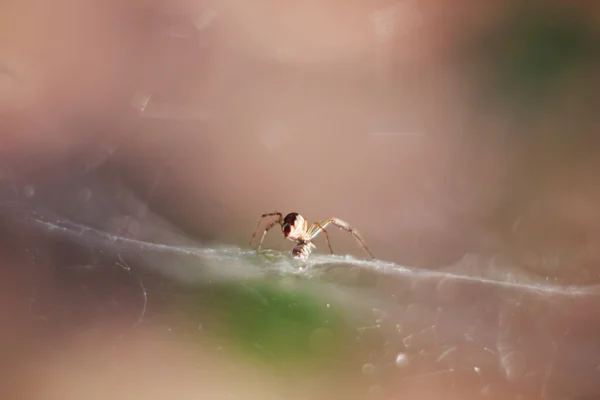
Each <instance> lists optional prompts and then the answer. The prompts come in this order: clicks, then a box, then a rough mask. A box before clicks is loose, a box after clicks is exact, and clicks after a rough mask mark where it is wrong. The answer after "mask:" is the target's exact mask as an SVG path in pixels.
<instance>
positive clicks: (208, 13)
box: [0, 0, 600, 399]
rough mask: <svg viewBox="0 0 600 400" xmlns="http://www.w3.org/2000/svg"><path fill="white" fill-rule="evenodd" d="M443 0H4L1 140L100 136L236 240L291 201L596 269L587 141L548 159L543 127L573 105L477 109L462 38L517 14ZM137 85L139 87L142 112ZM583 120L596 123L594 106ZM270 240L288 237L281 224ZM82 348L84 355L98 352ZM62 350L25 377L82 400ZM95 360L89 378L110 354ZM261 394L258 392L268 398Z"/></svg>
mask: <svg viewBox="0 0 600 400" xmlns="http://www.w3.org/2000/svg"><path fill="white" fill-rule="evenodd" d="M442 3H443V2H435V1H426V0H422V1H417V0H415V1H413V2H408V1H405V2H403V3H395V2H392V1H383V0H381V1H364V0H350V1H344V2H340V1H335V0H326V1H316V0H314V1H294V2H281V1H275V0H271V1H266V0H263V1H252V2H245V1H232V0H223V1H214V0H213V1H208V0H207V1H191V0H188V1H183V0H181V1H175V2H163V1H160V0H154V1H142V0H140V1H129V2H125V1H99V0H85V1H73V0H59V1H52V2H44V1H36V0H19V1H17V0H13V1H8V2H6V1H5V2H3V4H2V5H1V6H0V32H1V34H0V49H2V52H1V53H0V66H2V72H3V73H2V74H0V105H1V106H2V111H1V112H0V123H1V124H2V125H3V126H4V127H5V128H7V129H5V130H3V134H2V136H0V150H1V151H3V152H6V153H7V154H10V155H9V156H7V157H9V158H11V157H12V158H17V159H18V157H19V155H20V154H25V153H21V152H22V151H24V150H23V149H27V151H30V150H31V149H32V148H34V149H37V150H39V151H40V152H42V153H45V152H54V151H59V152H63V153H64V154H72V153H77V152H82V151H84V150H83V149H89V148H93V147H96V146H98V147H102V146H105V145H107V143H108V144H109V145H110V146H108V147H110V149H112V150H110V151H109V153H110V154H111V155H112V154H113V151H114V156H113V158H112V161H115V162H117V163H118V164H119V165H120V166H121V167H122V168H123V170H124V171H127V173H128V174H129V176H131V177H134V178H133V179H134V180H135V179H139V180H140V181H139V182H137V183H136V184H137V185H139V186H152V198H151V199H149V201H151V204H152V207H154V208H155V210H156V211H157V212H159V213H161V214H163V215H165V216H166V217H167V218H169V219H171V220H172V221H173V222H174V223H175V224H176V225H178V226H180V227H182V228H184V229H186V230H187V231H188V232H190V233H191V234H193V235H195V236H197V237H198V238H199V239H200V240H202V239H210V240H215V241H218V242H224V243H234V244H239V245H242V246H245V245H246V243H247V241H248V239H249V238H250V235H251V233H252V230H253V228H254V226H255V224H256V222H257V221H258V218H259V216H260V215H261V214H262V213H264V212H272V211H275V210H277V211H281V212H283V213H286V212H291V211H297V212H300V213H302V214H303V215H305V216H306V217H307V218H308V219H310V220H322V219H325V218H328V217H331V216H336V217H339V218H342V219H344V220H347V221H348V222H349V223H350V224H352V225H353V226H354V227H355V228H356V229H358V230H359V231H360V232H361V233H362V234H363V236H364V237H365V238H366V240H367V243H368V244H369V246H370V248H371V250H372V251H373V253H374V254H375V255H376V257H378V258H381V259H389V260H394V261H397V262H400V263H412V264H415V263H420V264H423V265H427V266H432V267H440V266H443V265H445V264H447V263H451V262H454V261H457V260H458V259H460V258H462V257H463V256H464V255H465V254H466V253H468V252H487V253H489V254H495V253H501V252H503V255H504V256H505V257H508V258H509V259H510V260H511V261H512V262H513V263H515V264H517V265H519V266H522V267H526V268H529V269H531V270H533V271H536V272H538V273H540V274H542V275H544V274H555V275H559V276H560V275H561V272H560V271H556V269H552V268H546V267H544V257H546V256H548V257H555V256H556V254H555V252H554V253H553V251H555V249H557V248H560V251H561V256H562V257H563V262H564V263H565V265H568V268H571V269H568V270H569V271H572V269H575V271H576V272H577V270H576V268H577V266H578V265H585V266H586V268H588V269H587V270H586V271H587V272H585V274H584V275H585V277H586V279H587V280H589V281H595V280H597V272H595V270H594V268H596V269H597V262H598V258H597V257H598V256H600V255H597V254H595V253H597V251H596V250H595V249H594V247H595V244H596V241H597V239H598V238H599V237H600V229H599V228H600V226H599V223H600V219H599V214H598V207H597V206H596V204H597V202H598V199H599V196H600V193H598V190H597V189H596V188H595V186H596V182H597V181H598V173H597V172H595V171H598V170H599V169H598V165H597V163H598V161H597V157H596V150H597V147H596V145H597V143H595V141H594V140H590V141H589V142H585V143H584V144H583V145H582V147H584V148H585V149H586V152H585V153H581V155H579V153H577V154H575V155H574V156H572V157H571V158H566V159H565V160H561V161H560V162H561V163H560V164H553V160H554V159H553V158H551V157H550V154H551V152H552V151H555V148H550V147H551V146H550V145H548V147H545V145H544V143H546V141H545V139H544V138H545V137H549V136H551V135H552V133H554V132H557V131H559V132H562V131H565V130H570V129H575V130H576V129H578V128H573V126H578V125H577V124H574V123H573V121H572V120H571V119H569V118H570V116H572V115H574V114H573V113H572V111H573V110H572V109H569V108H568V107H565V106H564V104H559V105H557V106H555V107H554V108H550V109H549V111H548V113H546V114H542V115H541V116H539V117H537V118H538V119H537V120H536V121H535V122H534V123H531V124H529V125H527V128H522V126H521V125H519V124H516V123H514V121H512V120H511V119H510V118H508V117H507V115H509V113H508V112H507V111H506V110H504V109H497V110H491V111H490V110H488V111H487V113H481V112H480V111H479V110H478V108H477V107H478V105H479V104H478V100H477V96H475V95H474V93H475V92H477V84H479V83H480V82H481V80H480V76H479V75H478V72H480V71H478V70H477V68H471V66H470V65H469V64H468V61H465V59H464V54H465V51H466V50H465V49H468V48H470V47H469V46H471V45H472V44H473V42H474V38H477V37H478V36H480V35H483V34H484V33H485V32H487V30H488V29H491V28H492V27H494V26H495V25H497V24H500V23H501V22H502V21H504V20H505V16H506V12H507V10H508V9H509V8H510V7H509V6H507V5H505V4H504V3H503V2H500V1H496V2H487V3H486V2H478V3H477V4H475V3H474V2H469V1H455V2H452V4H451V5H450V4H442ZM480 3H481V4H480ZM483 3H486V4H483ZM398 4H400V6H398ZM394 7H396V8H394ZM382 10H384V13H383V14H381V11H382ZM385 10H388V13H387V14H386V13H385ZM390 10H391V11H390ZM377 12H380V13H379V14H377ZM594 13H597V11H593V12H591V13H589V14H591V15H594ZM378 18H379V19H378ZM386 18H390V20H389V21H387V22H386ZM377 21H379V22H377ZM377 24H379V25H378V26H379V28H377V27H376V26H375V25H377ZM388 24H391V26H393V27H394V29H395V33H394V34H393V35H392V36H390V37H389V38H387V39H386V38H385V37H384V36H385V31H386V30H387V29H389V28H386V26H389V25H388ZM377 29H379V30H380V31H382V32H383V33H381V32H380V34H379V36H377V34H376V31H377ZM584 73H589V71H582V75H581V76H582V77H581V78H580V79H579V80H577V79H576V80H574V81H572V82H567V85H566V86H567V89H566V93H570V94H571V97H570V98H571V99H574V100H573V101H574V103H572V104H574V105H573V106H572V107H573V108H574V109H578V105H580V104H581V102H580V103H578V102H577V98H578V97H577V96H578V93H579V92H581V91H585V90H589V88H590V86H593V85H596V86H593V87H597V84H598V80H597V78H593V77H592V76H590V75H585V74H584ZM573 88H574V89H573ZM579 89H581V90H579ZM596 93H597V92H596ZM595 97H596V98H597V95H595ZM134 98H136V99H138V100H139V99H142V100H143V99H145V100H143V101H142V103H143V104H145V106H142V107H141V108H142V110H139V109H136V108H135V107H136V105H135V104H134V105H132V104H131V102H132V99H134ZM146 100H147V103H146ZM136 104H137V103H136ZM138 105H139V104H138ZM138 113H139V115H138ZM578 118H582V119H585V118H587V119H588V120H586V124H587V125H586V126H585V128H582V129H585V130H588V131H593V132H595V131H597V129H598V124H597V120H595V119H594V116H593V115H579V116H578ZM522 129H527V131H521V130H522ZM533 131H535V132H533ZM533 133H538V134H539V135H538V136H537V137H538V139H536V140H533V141H530V142H527V146H526V147H522V141H521V138H522V137H525V136H529V135H531V136H535V135H534V134H533ZM540 138H541V139H540ZM555 146H558V148H559V149H560V145H555ZM529 160H534V161H539V164H538V166H537V167H536V168H532V169H531V170H530V169H529V168H528V167H529V166H530V165H532V164H533V162H534V161H531V162H530V161H529ZM18 162H21V163H25V164H26V163H27V162H28V161H26V160H20V161H18ZM32 162H33V163H34V164H35V163H36V162H41V161H39V159H36V160H33V161H32ZM41 168H43V165H42V167H41ZM532 170H534V171H533V172H532ZM148 171H150V172H148ZM154 171H156V174H154ZM156 175H159V176H160V180H158V181H157V180H156ZM529 185H531V187H530V186H529ZM523 193H524V194H523ZM521 201H522V202H521ZM507 204H508V205H507ZM331 237H332V242H333V243H332V245H333V248H334V250H335V251H336V252H338V253H347V252H350V253H354V254H357V255H360V250H359V249H358V248H356V246H355V243H354V242H353V241H352V238H350V237H348V236H347V235H345V234H344V233H342V232H334V233H332V234H331ZM267 243H268V245H269V246H273V247H278V248H286V249H287V247H284V246H286V245H285V244H284V243H283V240H282V239H281V236H280V234H279V233H278V232H274V233H273V234H272V237H270V238H269V239H268V240H267ZM323 245H324V243H323V244H322V245H321V248H322V249H324V246H323ZM578 263H580V264H578ZM565 268H567V267H565ZM562 274H564V275H568V274H567V273H562ZM582 274H583V273H582ZM3 292H4V293H8V294H9V295H10V291H6V292H5V291H3ZM0 311H1V312H3V310H0ZM90 343H91V341H88V342H86V341H84V342H83V344H81V346H83V347H84V351H83V352H81V354H86V353H87V352H88V351H96V350H95V349H94V348H95V347H96V343H97V342H94V344H90ZM139 346H141V347H144V346H147V349H149V348H152V349H153V351H155V350H156V345H155V344H148V345H146V344H140V345H139ZM161 346H163V347H164V346H166V347H169V346H170V345H164V344H161ZM159 347H160V346H159ZM90 349H91V350H90ZM169 351H170V350H168V351H167V352H169ZM173 351H175V352H176V353H177V352H178V351H179V350H173ZM131 352H132V353H135V354H129V353H127V355H126V356H124V355H123V354H121V358H122V359H125V361H124V362H125V363H126V366H128V367H129V368H130V369H132V370H137V371H138V372H139V371H145V372H144V373H146V375H145V378H144V379H150V380H154V381H156V382H159V381H160V380H161V379H162V380H165V381H169V380H170V383H169V384H173V385H176V386H181V387H185V388H188V389H189V390H190V391H192V392H193V390H196V387H197V386H198V385H199V383H198V382H197V381H196V380H195V379H194V378H187V377H182V376H180V375H179V374H173V375H166V377H165V376H164V375H162V372H160V371H156V370H154V369H153V368H148V365H150V366H154V365H158V364H160V363H159V362H158V359H152V360H146V359H144V358H143V357H144V354H146V355H147V353H145V350H144V349H142V350H139V349H133V350H131ZM181 353H185V351H181ZM72 354H76V355H77V354H79V352H78V351H75V350H72V349H71V351H70V352H67V356H65V357H63V358H60V357H59V361H56V359H55V358H53V357H50V358H48V360H49V361H47V362H46V361H42V363H41V364H42V365H41V366H40V367H39V368H37V369H35V370H34V372H32V373H33V374H34V376H35V374H36V373H39V374H40V375H41V376H45V377H46V379H49V381H48V382H50V383H48V384H49V385H50V386H49V388H48V387H46V386H44V382H47V381H44V380H43V379H42V380H40V381H38V379H37V378H36V382H41V383H40V386H39V387H36V388H34V389H35V390H38V391H40V392H41V393H44V396H42V397H44V398H53V397H52V393H59V394H55V396H56V397H57V398H70V397H69V396H71V397H73V398H75V397H76V396H77V397H80V392H77V390H78V389H77V388H76V387H73V386H69V387H57V386H56V385H62V381H61V379H56V380H54V378H52V377H48V376H49V375H48V374H49V373H50V372H48V371H51V372H52V374H59V375H60V374H67V375H69V376H72V375H71V374H72V373H74V372H73V371H72V368H73V367H72V366H71V360H70V359H69V357H71V355H72ZM153 354H155V353H153ZM97 356H98V355H97V354H94V355H93V356H92V358H93V359H94V360H97ZM156 357H158V356H156ZM134 359H136V360H137V359H139V360H141V361H135V362H134V361H132V360H134ZM121 361H123V360H121ZM161 362H162V361H161ZM56 363H58V365H59V366H58V367H57V368H56V367H55V366H56ZM137 363H139V365H138V364H137ZM92 364H93V365H92V367H91V368H92V369H91V371H92V372H91V373H92V375H93V376H94V378H93V379H95V380H96V381H95V382H93V384H90V385H91V386H90V388H97V387H98V385H100V383H99V381H97V379H103V378H101V373H97V372H95V369H102V368H103V364H102V362H96V361H94V362H93V363H92ZM49 365H50V366H49ZM211 366H212V364H211ZM203 367H206V366H203ZM144 368H146V369H144ZM182 368H183V367H182ZM186 368H187V367H186ZM140 373H142V372H140ZM148 377H149V378H148ZM69 379H74V378H69ZM216 379H219V378H216ZM227 379H231V377H229V378H227ZM236 379H237V378H236ZM81 382H84V380H83V381H81ZM102 382H104V381H102ZM240 385H243V384H242V383H240ZM253 385H256V382H253ZM269 387H270V386H268V385H267V386H266V389H265V387H260V388H258V389H257V393H258V394H257V395H256V396H257V397H256V398H264V399H267V398H271V397H269V395H267V394H264V393H262V391H265V390H269V391H270V389H269ZM203 388H204V389H205V387H204V386H203ZM188 389H182V391H185V390H188ZM85 390H89V388H87V389H85ZM94 390H95V389H94ZM114 390H117V389H114ZM148 390H149V392H148V393H147V394H145V395H144V397H148V398H153V397H152V396H155V397H156V398H158V397H159V396H160V395H159V394H158V393H157V392H153V391H151V389H148ZM277 390H279V389H278V388H274V389H273V391H274V392H276V391H277ZM288 390H289V388H288ZM432 390H433V389H432ZM67 392H68V393H70V395H65V394H64V393H67ZM123 393H126V392H123ZM138 394H139V393H138ZM65 396H66V397H65ZM123 396H125V397H123V398H126V395H123ZM182 396H184V397H185V394H183V395H182ZM216 396H217V395H216ZM224 396H225V394H223V397H222V398H225V397H224ZM34 397H35V398H38V397H39V395H38V393H37V392H36V393H35V394H34ZM215 398H218V397H215ZM246 398H252V397H246ZM272 398H277V397H276V396H273V397H272Z"/></svg>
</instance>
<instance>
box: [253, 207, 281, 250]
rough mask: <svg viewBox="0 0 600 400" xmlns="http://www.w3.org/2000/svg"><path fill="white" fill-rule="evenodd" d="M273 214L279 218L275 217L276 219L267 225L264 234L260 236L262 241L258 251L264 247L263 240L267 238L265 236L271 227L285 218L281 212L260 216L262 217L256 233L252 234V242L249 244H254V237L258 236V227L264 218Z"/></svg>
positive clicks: (257, 225) (257, 226) (255, 230)
mask: <svg viewBox="0 0 600 400" xmlns="http://www.w3.org/2000/svg"><path fill="white" fill-rule="evenodd" d="M273 216H277V219H275V220H274V221H271V222H270V223H269V224H268V225H267V226H266V227H265V230H264V232H263V234H262V237H261V238H260V243H259V244H258V248H257V249H256V251H259V250H260V248H261V247H262V243H263V240H265V236H266V235H267V232H268V231H269V229H271V228H272V227H273V226H274V225H275V224H278V223H280V222H281V221H282V220H283V214H281V213H280V212H273V213H266V214H263V215H262V216H261V217H260V219H259V220H258V223H257V224H256V228H255V229H254V233H253V234H252V238H250V243H249V244H248V246H252V242H253V241H254V237H255V236H256V232H258V228H259V227H260V224H261V222H262V220H263V219H265V218H268V217H273Z"/></svg>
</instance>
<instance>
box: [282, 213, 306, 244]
mask: <svg viewBox="0 0 600 400" xmlns="http://www.w3.org/2000/svg"><path fill="white" fill-rule="evenodd" d="M305 224H306V222H305V220H304V217H302V215H300V214H298V213H289V214H288V215H286V216H285V218H284V219H283V221H282V222H281V230H282V232H283V236H284V237H285V238H286V239H291V240H295V239H296V238H298V237H300V235H302V233H303V232H304V230H305V226H304V225H305Z"/></svg>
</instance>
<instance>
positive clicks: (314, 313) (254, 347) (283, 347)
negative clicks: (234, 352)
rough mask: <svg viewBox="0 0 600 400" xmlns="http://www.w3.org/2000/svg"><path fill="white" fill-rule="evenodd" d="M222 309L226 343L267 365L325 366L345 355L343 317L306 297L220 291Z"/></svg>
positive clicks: (248, 287) (249, 287)
mask: <svg viewBox="0 0 600 400" xmlns="http://www.w3.org/2000/svg"><path fill="white" fill-rule="evenodd" d="M222 304H223V306H224V307H225V313H226V321H227V328H228V331H229V335H230V338H231V339H232V340H234V341H235V342H236V344H237V345H238V346H240V347H241V348H242V349H243V350H244V351H245V352H246V354H249V355H253V356H257V357H259V358H260V359H262V360H263V361H267V362H268V363H270V364H273V363H274V364H276V365H281V364H290V363H291V364H294V365H295V366H299V365H300V364H307V363H308V364H311V365H314V364H322V363H329V362H330V361H335V360H336V359H338V358H339V357H340V356H342V355H343V354H344V351H345V350H346V351H347V350H348V334H349V330H348V328H347V326H346V324H345V322H344V318H343V316H342V315H341V313H340V312H338V311H336V310H335V308H333V307H331V306H330V305H328V304H327V303H326V302H325V301H323V300H322V299H319V298H317V297H315V296H314V295H311V294H310V293H306V292H301V291H288V290H284V289H282V288H281V287H279V286H276V285H272V284H269V283H268V282H254V283H245V284H243V285H238V288H237V289H235V290H228V291H226V292H224V293H223V296H222Z"/></svg>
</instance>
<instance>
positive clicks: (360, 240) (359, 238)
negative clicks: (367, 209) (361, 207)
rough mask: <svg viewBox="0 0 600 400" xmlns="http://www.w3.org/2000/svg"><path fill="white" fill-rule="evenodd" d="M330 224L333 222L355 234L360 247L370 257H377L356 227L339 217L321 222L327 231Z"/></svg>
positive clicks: (322, 227) (323, 228)
mask: <svg viewBox="0 0 600 400" xmlns="http://www.w3.org/2000/svg"><path fill="white" fill-rule="evenodd" d="M329 224H333V225H335V226H337V227H338V228H341V229H343V230H345V231H346V232H348V233H350V234H352V236H354V238H355V239H356V241H357V242H358V244H359V245H360V247H362V249H363V250H364V251H365V253H367V254H368V255H369V257H371V258H375V257H373V254H371V251H369V248H368V247H367V245H366V243H365V240H364V239H363V238H362V236H361V235H360V233H358V232H357V231H356V230H355V229H354V228H352V226H350V224H349V223H347V222H346V221H342V220H341V219H339V218H335V217H333V218H329V219H327V220H325V221H323V222H321V224H320V226H321V229H322V230H323V231H325V228H326V227H327V225H329Z"/></svg>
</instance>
